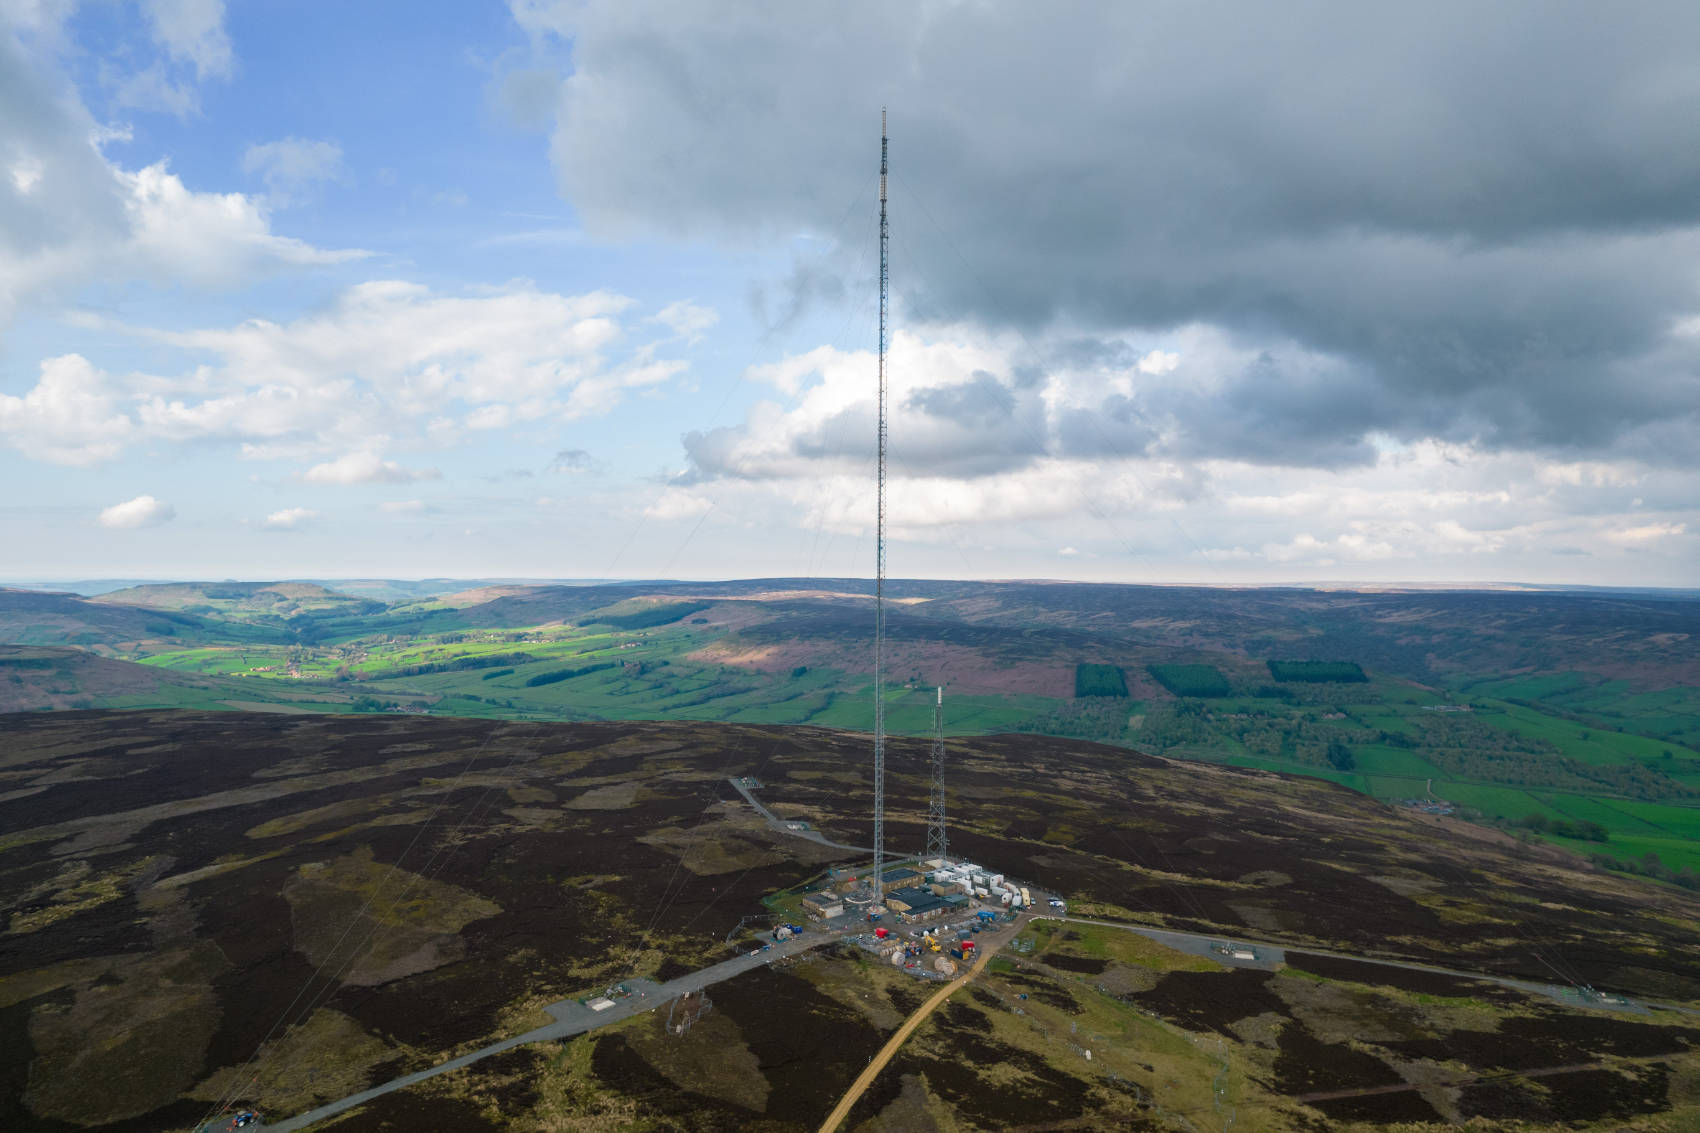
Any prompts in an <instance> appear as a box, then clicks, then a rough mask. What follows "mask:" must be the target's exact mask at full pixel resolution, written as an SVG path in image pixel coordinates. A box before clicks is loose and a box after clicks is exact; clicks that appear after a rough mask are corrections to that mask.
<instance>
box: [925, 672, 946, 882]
mask: <svg viewBox="0 0 1700 1133" xmlns="http://www.w3.org/2000/svg"><path fill="white" fill-rule="evenodd" d="M949 853H950V848H949V846H948V845H947V840H946V838H945V833H944V689H942V688H941V689H939V697H938V700H936V701H935V702H934V703H933V791H932V794H931V795H929V796H928V798H927V857H928V858H943V857H947V856H949Z"/></svg>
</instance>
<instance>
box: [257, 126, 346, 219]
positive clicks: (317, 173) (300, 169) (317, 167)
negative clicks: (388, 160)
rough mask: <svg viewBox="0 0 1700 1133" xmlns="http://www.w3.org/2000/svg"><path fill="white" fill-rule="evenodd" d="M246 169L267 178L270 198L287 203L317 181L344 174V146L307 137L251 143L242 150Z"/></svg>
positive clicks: (267, 193)
mask: <svg viewBox="0 0 1700 1133" xmlns="http://www.w3.org/2000/svg"><path fill="white" fill-rule="evenodd" d="M242 171H243V172H244V173H248V174H251V175H255V176H258V177H259V178H260V179H261V180H262V181H264V182H265V186H266V196H267V198H268V199H270V200H271V201H272V202H274V203H276V204H286V203H288V202H291V201H293V200H295V199H297V198H298V197H299V196H300V195H301V194H302V193H304V192H305V191H306V190H308V189H309V188H311V187H312V186H313V185H316V184H318V183H319V182H321V181H332V180H335V179H336V178H337V177H338V176H340V175H341V173H342V147H341V146H338V145H337V144H336V143H335V142H327V141H310V140H307V139H305V138H284V139H282V140H281V141H276V142H264V143H260V144H256V145H251V146H249V147H248V149H247V150H246V151H245V152H244V153H243V154H242Z"/></svg>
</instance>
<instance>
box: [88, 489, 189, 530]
mask: <svg viewBox="0 0 1700 1133" xmlns="http://www.w3.org/2000/svg"><path fill="white" fill-rule="evenodd" d="M176 514H177V510H176V509H175V508H173V507H172V506H171V505H170V504H168V503H164V502H162V501H160V500H156V499H154V498H153V497H152V496H137V497H136V498H135V499H133V500H126V501H124V502H123V503H121V504H113V505H112V506H111V507H109V508H104V509H102V510H101V513H100V525H101V526H102V527H112V528H119V529H127V528H135V527H157V526H159V525H160V524H161V523H166V522H169V521H170V520H171V519H172V518H173V517H174V516H175V515H176Z"/></svg>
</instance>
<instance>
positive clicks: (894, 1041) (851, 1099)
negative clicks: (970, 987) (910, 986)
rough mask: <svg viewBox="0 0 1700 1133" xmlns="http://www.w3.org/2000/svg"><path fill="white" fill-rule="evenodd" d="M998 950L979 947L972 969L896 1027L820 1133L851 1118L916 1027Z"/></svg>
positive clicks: (830, 1114) (951, 982)
mask: <svg viewBox="0 0 1700 1133" xmlns="http://www.w3.org/2000/svg"><path fill="white" fill-rule="evenodd" d="M997 950H998V945H996V944H993V945H991V946H989V947H985V948H982V949H981V950H980V958H979V959H978V960H976V961H974V966H973V967H972V968H969V969H968V970H967V971H966V972H963V973H962V974H961V975H960V976H957V977H956V978H955V979H954V980H951V981H950V982H949V983H947V984H945V985H944V986H943V987H941V988H940V989H939V990H938V991H936V992H934V993H933V996H932V998H931V999H929V1000H927V1002H925V1003H923V1004H921V1006H920V1007H919V1008H917V1009H916V1011H915V1013H914V1014H913V1015H911V1016H909V1018H907V1019H905V1020H904V1021H903V1025H902V1026H901V1027H899V1028H897V1030H896V1031H895V1032H894V1033H893V1034H892V1036H891V1038H890V1039H888V1040H886V1044H885V1046H883V1047H881V1048H880V1052H879V1053H878V1054H876V1055H874V1060H873V1061H872V1062H870V1063H868V1068H867V1069H866V1070H864V1071H862V1073H861V1074H860V1075H858V1076H857V1078H856V1080H855V1081H854V1082H852V1083H851V1084H850V1089H849V1090H848V1091H846V1092H845V1094H844V1096H843V1097H842V1098H840V1099H839V1101H838V1104H837V1105H835V1106H833V1107H832V1112H831V1113H829V1114H827V1115H826V1120H825V1121H823V1122H821V1126H820V1133H833V1131H834V1130H835V1129H837V1128H838V1127H839V1126H840V1125H842V1124H843V1123H844V1119H845V1118H846V1117H848V1116H849V1115H850V1110H851V1108H852V1107H853V1106H855V1104H856V1102H857V1101H859V1100H860V1099H861V1097H862V1095H863V1094H864V1093H866V1092H867V1089H868V1087H869V1086H871V1085H873V1084H874V1079H875V1078H878V1077H879V1073H880V1071H881V1070H883V1069H885V1065H886V1063H888V1062H890V1061H891V1060H892V1058H893V1056H895V1055H896V1054H897V1052H898V1051H899V1050H901V1049H902V1048H903V1044H904V1043H906V1042H908V1041H909V1036H910V1035H912V1034H914V1033H915V1028H916V1027H919V1026H920V1025H921V1024H922V1023H923V1022H925V1021H926V1019H927V1016H929V1015H931V1014H932V1013H933V1012H934V1011H935V1010H937V1009H938V1006H939V1005H940V1004H941V1003H943V1002H944V1001H945V1000H947V999H949V998H950V997H951V995H952V994H953V993H954V992H955V991H956V990H957V989H958V988H960V987H962V985H964V984H966V983H967V982H968V981H969V980H971V979H973V978H974V977H975V976H977V975H979V974H980V972H981V971H982V970H983V969H984V968H985V966H986V963H987V961H989V960H990V959H991V958H992V956H993V955H994V954H995V953H996V952H997Z"/></svg>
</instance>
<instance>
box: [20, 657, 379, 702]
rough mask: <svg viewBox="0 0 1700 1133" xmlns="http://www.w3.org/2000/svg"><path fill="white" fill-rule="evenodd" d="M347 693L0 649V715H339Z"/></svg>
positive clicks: (126, 662)
mask: <svg viewBox="0 0 1700 1133" xmlns="http://www.w3.org/2000/svg"><path fill="white" fill-rule="evenodd" d="M350 699H351V697H350V696H349V695H348V694H345V693H342V692H340V691H335V690H327V689H323V688H317V687H316V688H311V689H309V688H305V687H290V686H285V685H282V684H281V683H280V682H277V681H259V680H246V681H244V680H240V679H236V678H229V677H203V676H195V675H193V674H188V673H180V672H175V671H173V670H170V669H158V668H153V667H150V666H147V665H137V664H134V663H132V662H129V661H116V660H113V659H111V658H108V657H100V656H97V655H95V654H93V653H90V652H87V651H86V650H82V649H56V648H49V647H39V646H35V647H32V646H16V645H0V713H3V712H41V711H49V710H57V709H64V708H91V707H94V706H96V705H98V706H100V707H102V708H245V709H248V710H250V711H266V710H278V711H301V710H306V711H343V710H346V707H347V705H348V703H349V701H350Z"/></svg>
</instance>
